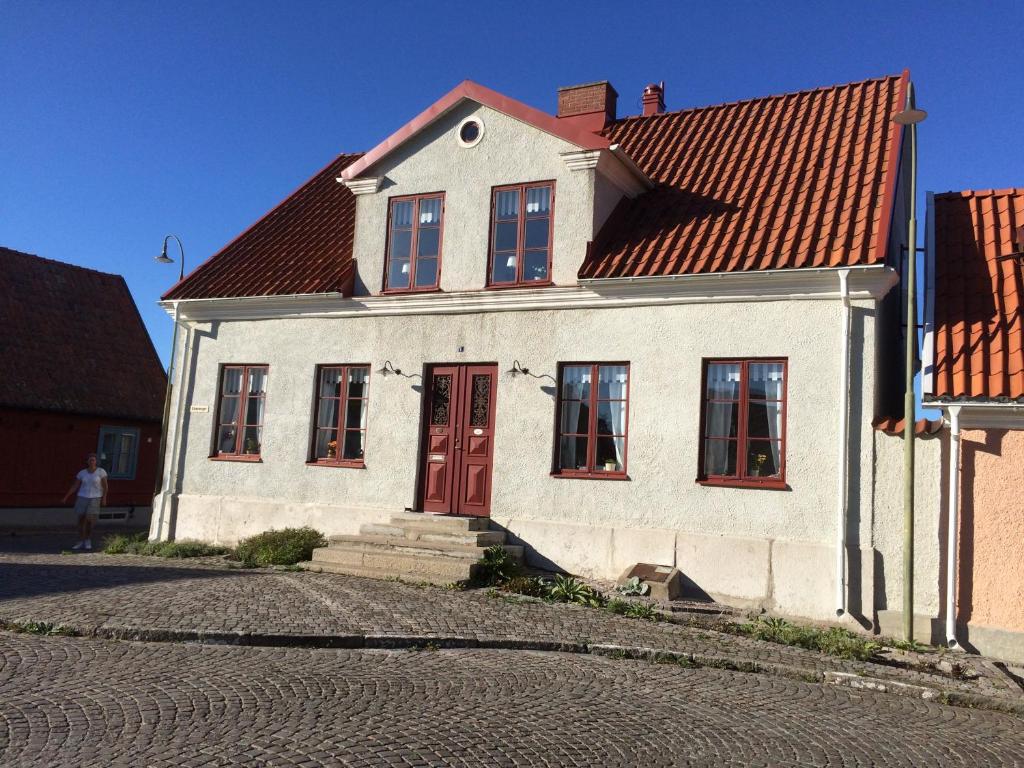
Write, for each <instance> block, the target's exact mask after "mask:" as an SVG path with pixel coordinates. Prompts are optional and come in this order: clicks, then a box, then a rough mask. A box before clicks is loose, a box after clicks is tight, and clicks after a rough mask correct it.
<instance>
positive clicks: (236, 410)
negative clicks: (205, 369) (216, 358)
mask: <svg viewBox="0 0 1024 768" xmlns="http://www.w3.org/2000/svg"><path fill="white" fill-rule="evenodd" d="M266 397H267V366H265V365H225V366H224V368H223V369H221V377H220V402H219V404H218V406H217V437H216V440H217V442H216V445H215V446H214V455H215V456H227V457H240V458H246V459H258V458H259V457H260V448H261V446H262V445H263V405H264V402H265V401H266Z"/></svg>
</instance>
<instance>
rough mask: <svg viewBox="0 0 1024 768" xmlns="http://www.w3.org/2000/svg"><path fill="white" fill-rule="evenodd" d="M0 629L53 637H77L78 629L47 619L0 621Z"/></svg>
mask: <svg viewBox="0 0 1024 768" xmlns="http://www.w3.org/2000/svg"><path fill="white" fill-rule="evenodd" d="M0 629H6V630H7V631H8V632H19V633H23V634H26V635H49V636H53V637H78V631H77V630H75V629H72V628H71V627H66V626H64V625H63V624H53V623H51V622H49V621H0Z"/></svg>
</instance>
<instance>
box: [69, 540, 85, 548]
mask: <svg viewBox="0 0 1024 768" xmlns="http://www.w3.org/2000/svg"><path fill="white" fill-rule="evenodd" d="M84 546H85V542H84V541H80V542H78V543H77V544H75V546H73V547H72V549H81V548H82V547H84Z"/></svg>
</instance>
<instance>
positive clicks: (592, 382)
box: [555, 363, 629, 477]
mask: <svg viewBox="0 0 1024 768" xmlns="http://www.w3.org/2000/svg"><path fill="white" fill-rule="evenodd" d="M558 392H559V396H558V417H557V418H558V436H557V440H556V447H555V451H556V459H555V472H556V474H559V475H563V476H567V477H625V475H626V450H627V438H628V424H629V363H562V364H560V365H559V369H558Z"/></svg>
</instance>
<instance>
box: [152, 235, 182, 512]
mask: <svg viewBox="0 0 1024 768" xmlns="http://www.w3.org/2000/svg"><path fill="white" fill-rule="evenodd" d="M172 237H173V238H174V241H175V242H176V243H177V244H178V251H179V252H180V253H181V264H180V265H179V268H178V282H181V280H182V279H183V278H184V277H185V246H183V245H182V244H181V239H180V238H179V237H178V236H177V235H167V237H165V238H164V248H163V251H162V252H161V253H160V255H159V256H157V257H155V258H154V261H156V262H158V263H160V264H173V263H174V259H172V258H171V257H170V256H168V255H167V241H168V240H170V239H171V238H172ZM177 348H178V304H177V302H175V304H174V334H173V335H172V336H171V359H170V362H169V363H168V365H167V388H166V389H165V390H164V417H163V422H162V425H161V428H160V453H159V454H157V462H156V467H157V469H156V483H155V487H154V489H153V495H154V496H155V495H157V494H158V493H160V492H161V490H162V489H163V477H164V451H166V450H167V420H168V418H170V414H171V390H172V389H173V385H172V384H171V381H173V375H174V355H175V351H176V350H177ZM160 506H161V509H163V500H162V499H161V504H160Z"/></svg>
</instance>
